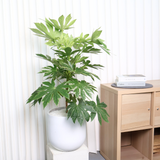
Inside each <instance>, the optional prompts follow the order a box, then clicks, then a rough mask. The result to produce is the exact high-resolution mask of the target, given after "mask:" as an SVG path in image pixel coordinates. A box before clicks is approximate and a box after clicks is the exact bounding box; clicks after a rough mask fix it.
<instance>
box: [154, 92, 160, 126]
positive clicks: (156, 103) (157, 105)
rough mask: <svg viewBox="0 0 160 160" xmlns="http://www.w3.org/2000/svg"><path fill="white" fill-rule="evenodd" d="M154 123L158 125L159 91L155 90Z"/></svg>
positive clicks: (159, 118) (159, 111)
mask: <svg viewBox="0 0 160 160" xmlns="http://www.w3.org/2000/svg"><path fill="white" fill-rule="evenodd" d="M154 124H155V125H160V92H156V97H155V122H154Z"/></svg>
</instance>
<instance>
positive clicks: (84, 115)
mask: <svg viewBox="0 0 160 160" xmlns="http://www.w3.org/2000/svg"><path fill="white" fill-rule="evenodd" d="M67 109H68V118H69V117H71V118H72V120H73V122H74V123H75V122H76V120H78V122H79V123H80V125H82V124H83V122H84V121H85V120H86V121H87V122H88V121H89V120H90V114H89V112H91V113H96V112H95V110H94V109H93V107H91V106H88V105H87V104H86V103H85V102H84V101H83V100H82V99H80V100H79V103H78V104H76V103H75V102H71V103H70V104H69V105H68V107H67Z"/></svg>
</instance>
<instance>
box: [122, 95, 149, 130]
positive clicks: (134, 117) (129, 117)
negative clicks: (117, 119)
mask: <svg viewBox="0 0 160 160" xmlns="http://www.w3.org/2000/svg"><path fill="white" fill-rule="evenodd" d="M150 107H151V94H150V93H147V94H130V95H122V130H125V129H129V128H135V127H140V126H146V125H150Z"/></svg>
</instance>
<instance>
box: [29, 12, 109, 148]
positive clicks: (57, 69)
mask: <svg viewBox="0 0 160 160" xmlns="http://www.w3.org/2000/svg"><path fill="white" fill-rule="evenodd" d="M71 19H72V17H71V15H70V14H69V15H68V16H67V17H66V18H64V16H63V15H62V16H60V17H59V18H58V21H57V20H54V19H47V18H46V19H45V22H44V23H35V26H36V28H31V30H32V31H33V32H34V33H36V35H37V36H39V37H43V38H45V40H46V45H48V46H50V47H51V49H52V50H53V52H54V55H56V57H57V58H52V57H50V56H49V55H44V54H37V56H38V57H40V58H42V59H44V60H46V61H48V62H50V65H48V66H46V67H44V68H42V71H40V73H43V74H44V77H45V78H46V80H45V81H44V82H42V84H41V86H40V87H39V88H38V89H36V90H35V91H34V92H33V93H32V95H31V96H30V97H29V99H28V100H27V103H32V105H35V104H36V103H42V104H43V107H44V108H45V107H46V106H47V104H48V103H50V101H51V100H53V101H54V103H55V104H56V105H58V103H59V100H60V98H61V97H64V98H65V100H66V107H65V109H64V107H62V108H60V109H61V110H63V111H64V110H65V113H63V115H62V116H57V115H56V114H55V112H52V111H50V112H49V113H48V115H47V133H48V139H49V142H50V143H51V144H52V145H53V146H54V147H55V148H57V149H60V150H65V151H70V150H75V149H77V148H78V147H80V146H81V145H82V144H83V142H84V140H85V135H86V126H85V124H86V123H85V122H86V121H87V122H88V121H89V120H91V121H92V120H93V119H94V118H95V116H96V114H97V116H98V120H99V123H100V124H101V123H102V119H103V120H104V121H106V122H108V116H109V115H108V113H107V111H106V110H105V108H106V107H107V106H106V104H105V103H103V102H102V103H101V102H100V100H99V97H98V96H97V98H96V102H94V101H92V94H93V93H94V92H96V87H95V86H93V85H91V84H90V83H88V82H87V81H85V80H79V79H77V78H76V75H78V74H81V75H83V76H89V77H90V78H91V79H92V80H93V81H94V80H95V78H98V79H99V77H98V76H97V75H95V74H94V73H91V72H89V71H87V69H88V68H93V69H100V68H102V67H103V66H102V65H100V64H92V63H91V61H90V60H89V59H88V57H87V56H83V53H88V54H97V53H100V51H101V49H103V50H104V51H105V52H106V53H107V54H109V50H108V49H107V46H106V45H105V44H104V43H103V40H102V39H99V36H100V34H101V32H102V31H101V30H100V29H97V30H95V31H94V32H93V34H92V35H91V37H89V34H86V35H83V33H82V34H81V35H80V36H79V37H73V36H72V35H68V34H67V33H65V32H64V31H65V30H68V29H70V28H71V26H72V25H73V24H74V23H75V21H76V20H71ZM95 45H97V46H99V47H100V48H101V49H99V48H96V47H95ZM55 82H56V83H55ZM56 84H57V85H56ZM52 113H53V114H52ZM56 113H57V114H59V113H58V111H56ZM51 114H52V115H51ZM64 114H65V115H64ZM62 123H63V125H64V126H63V127H62V126H60V125H62ZM56 127H57V128H56ZM67 127H68V128H69V129H71V130H70V131H68V129H67ZM62 129H64V130H62ZM59 136H60V137H59ZM80 137H81V138H80ZM76 140H77V141H79V142H78V143H79V144H75V143H76V142H75V141H76ZM55 141H56V142H55ZM60 141H62V142H60ZM68 143H69V144H71V145H72V146H71V147H69V144H68ZM60 145H62V146H60ZM63 146H64V147H63Z"/></svg>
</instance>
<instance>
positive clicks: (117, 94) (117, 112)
mask: <svg viewBox="0 0 160 160" xmlns="http://www.w3.org/2000/svg"><path fill="white" fill-rule="evenodd" d="M147 83H150V84H152V85H153V87H152V88H146V89H125V88H115V87H112V86H111V84H101V101H102V102H104V103H106V104H107V108H106V110H107V112H108V114H109V115H110V117H109V123H106V122H104V121H102V125H101V127H100V151H101V153H103V156H104V157H105V159H107V160H142V159H143V160H160V153H159V151H157V150H154V153H155V154H153V149H154V136H155V135H157V134H158V135H160V131H159V130H160V80H152V81H147ZM158 140H159V138H158ZM156 147H157V146H156ZM158 149H159V148H158ZM156 152H157V153H156Z"/></svg>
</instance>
